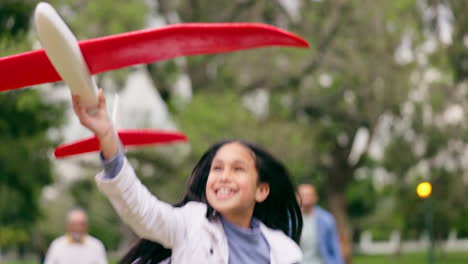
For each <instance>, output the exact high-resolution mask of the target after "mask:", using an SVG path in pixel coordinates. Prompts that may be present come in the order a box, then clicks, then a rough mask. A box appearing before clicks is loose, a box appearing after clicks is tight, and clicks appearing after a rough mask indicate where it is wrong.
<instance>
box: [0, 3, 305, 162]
mask: <svg viewBox="0 0 468 264" xmlns="http://www.w3.org/2000/svg"><path fill="white" fill-rule="evenodd" d="M35 24H36V29H37V32H38V35H39V38H40V41H41V43H42V46H43V47H44V49H43V50H36V51H30V52H26V53H21V54H16V55H12V56H7V57H3V58H0V73H1V77H0V91H6V90H12V89H18V88H22V87H26V86H31V85H37V84H42V83H48V82H55V81H60V80H62V79H63V80H64V81H65V83H66V84H67V85H68V86H69V87H70V89H71V90H72V93H75V94H79V95H80V97H81V98H83V101H84V103H85V105H86V107H87V109H88V111H90V113H92V112H93V111H94V109H95V107H96V106H97V94H96V84H95V82H94V80H93V78H92V74H98V73H102V72H106V71H111V70H115V69H119V68H123V67H128V66H132V65H137V64H145V63H152V62H156V61H161V60H167V59H171V58H175V57H179V56H188V55H197V54H213V53H222V52H230V51H236V50H243V49H252V48H258V47H264V46H292V47H308V43H307V42H306V41H305V40H303V39H302V38H300V37H298V36H296V35H294V34H291V33H289V32H287V31H284V30H281V29H278V28H276V27H273V26H269V25H264V24H257V23H188V24H175V25H170V26H166V27H162V28H157V29H147V30H139V31H133V32H128V33H123V34H117V35H112V36H107V37H101V38H95V39H90V40H85V41H79V42H78V41H77V40H76V38H75V36H74V35H73V33H72V32H71V31H70V30H69V28H68V27H67V25H66V24H65V22H64V21H63V20H62V19H61V18H60V16H59V15H58V14H57V12H56V11H55V10H54V8H53V7H52V6H51V5H49V4H47V3H39V4H38V5H37V7H36V10H35ZM118 134H119V137H120V139H121V141H122V144H123V145H124V146H127V145H133V146H139V145H148V144H157V143H168V142H175V141H185V140H186V138H185V136H184V135H183V134H181V133H173V132H158V131H152V130H125V131H122V130H119V131H118ZM97 150H99V142H98V140H97V139H96V138H94V137H93V138H88V139H85V140H81V141H78V142H75V143H71V144H67V145H62V146H59V147H58V148H57V149H56V151H55V155H56V157H57V158H61V157H65V156H69V155H75V154H80V153H85V152H91V151H97Z"/></svg>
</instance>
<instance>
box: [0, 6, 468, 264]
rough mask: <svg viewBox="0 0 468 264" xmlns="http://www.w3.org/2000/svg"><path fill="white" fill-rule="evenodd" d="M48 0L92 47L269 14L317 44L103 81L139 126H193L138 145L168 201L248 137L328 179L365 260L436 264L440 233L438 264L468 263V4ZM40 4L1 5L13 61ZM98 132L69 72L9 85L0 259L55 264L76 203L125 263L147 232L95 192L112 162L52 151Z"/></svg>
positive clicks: (346, 244)
mask: <svg viewBox="0 0 468 264" xmlns="http://www.w3.org/2000/svg"><path fill="white" fill-rule="evenodd" d="M49 2H50V3H51V4H52V5H53V6H54V7H55V8H56V9H57V10H58V12H59V13H60V14H61V15H62V17H63V18H64V20H65V21H66V22H67V24H68V25H69V26H70V28H71V30H72V31H73V32H74V33H75V35H76V36H77V38H78V39H80V40H81V39H88V38H94V37H100V36H105V35H109V34H116V33H122V32H127V31H132V30H138V29H143V28H152V27H160V26H163V25H167V24H174V23H181V22H261V23H267V24H271V25H275V26H277V27H280V28H283V29H286V30H288V31H291V32H293V33H295V34H298V35H300V36H302V37H303V38H305V39H306V40H307V41H308V42H309V43H310V45H311V48H310V49H291V48H277V47H273V48H262V49H255V50H248V51H240V52H234V53H226V54H219V55H205V56H192V57H183V58H177V59H174V60H168V61H163V62H158V63H154V64H149V65H140V66H137V67H131V68H126V69H122V70H118V71H114V72H110V73H105V74H101V75H98V76H96V79H97V81H98V84H99V86H100V87H102V88H103V89H104V91H105V93H106V95H107V97H108V98H109V100H111V101H112V97H113V95H114V94H115V93H118V94H119V95H120V101H121V102H122V104H121V105H122V107H121V121H120V124H121V126H122V127H128V128H160V129H177V130H181V131H182V132H184V133H185V134H186V135H187V136H188V138H189V142H188V144H177V145H172V146H164V147H151V148H145V149H139V150H128V151H127V156H128V157H129V159H130V160H131V162H132V164H133V165H134V166H135V168H136V170H137V173H138V175H139V176H140V178H141V179H142V181H143V182H144V183H145V184H146V185H147V186H148V187H149V189H150V190H151V191H152V192H153V193H154V194H157V195H158V197H160V198H161V199H162V200H165V201H168V202H176V201H177V200H178V198H180V197H181V194H182V192H183V191H184V185H185V180H186V179H187V177H188V175H189V173H190V171H191V169H192V168H193V166H194V164H195V162H196V161H197V160H198V159H199V158H200V156H201V154H202V153H203V152H204V151H205V150H206V149H207V148H208V146H210V145H211V144H212V143H214V142H216V141H218V140H221V139H227V138H242V139H247V140H250V141H254V142H257V143H259V144H261V145H263V146H264V147H266V148H267V149H268V150H270V151H271V152H273V153H274V154H275V155H276V156H277V157H278V158H279V159H281V160H282V161H283V162H284V163H285V164H286V165H287V167H288V169H289V170H290V172H291V174H292V176H293V177H294V179H295V181H296V182H311V183H314V184H315V185H316V186H317V190H318V191H319V195H320V201H319V203H320V204H321V205H322V206H323V207H325V208H327V209H328V210H329V211H331V212H332V213H333V215H334V216H335V218H336V222H337V226H338V229H339V233H340V239H341V242H342V243H341V244H342V245H341V246H342V249H343V252H344V253H345V255H346V258H347V260H348V263H351V262H352V263H358V264H359V263H363V264H365V263H427V262H428V252H427V250H428V247H429V245H430V244H431V243H430V237H431V236H432V237H433V238H434V240H435V246H434V251H433V253H434V256H435V260H436V263H468V203H466V201H467V200H468V144H467V137H468V133H467V132H468V126H467V122H466V121H467V120H466V118H465V114H464V112H465V111H467V110H468V104H467V100H468V80H467V77H468V16H467V15H466V12H467V11H468V1H467V0H393V1H385V0H351V1H350V0H348V1H346V0H217V1H208V0H185V1H183V0H177V1H176V0H172V1H170V0H132V1H127V0H99V1H91V0H51V1H49ZM37 3H38V2H37V1H32V0H1V1H0V56H7V55H12V54H16V53H20V52H26V51H29V50H32V49H37V48H40V45H39V43H38V40H37V36H36V34H35V31H34V28H33V26H32V23H31V22H32V20H31V19H32V12H33V10H34V7H35V5H36V4H37ZM30 67H35V65H31V66H30ZM0 76H1V78H0V79H2V78H7V76H2V73H0ZM0 85H1V83H0ZM84 136H89V132H87V131H86V130H85V129H83V128H82V127H81V126H80V125H79V123H78V121H77V119H76V117H75V116H74V115H73V113H72V112H71V105H70V98H69V91H68V89H67V88H66V87H65V86H64V84H63V83H62V82H59V83H54V84H47V85H41V86H35V87H31V88H27V89H21V90H17V91H10V92H3V93H0V262H2V263H9V264H11V263H39V259H40V256H41V255H43V254H44V253H45V252H46V250H47V247H48V245H49V243H50V242H51V241H52V240H53V239H54V238H55V237H57V236H59V235H61V234H63V232H64V226H65V215H66V212H67V211H68V210H69V209H71V208H74V207H81V208H84V209H86V210H87V211H88V213H89V217H90V233H91V234H92V235H93V236H95V237H97V238H99V239H101V240H102V241H103V243H104V244H105V247H106V249H107V251H108V254H109V257H110V259H111V261H113V262H115V261H116V260H117V259H118V258H119V257H120V256H121V255H122V254H123V253H124V252H126V250H127V249H128V247H129V245H131V244H132V242H134V241H135V239H136V237H135V235H134V234H133V233H132V232H131V231H130V230H129V229H128V228H127V227H126V226H125V225H124V224H123V223H122V222H121V221H120V219H119V217H118V216H117V215H116V214H115V212H114V211H113V209H112V207H111V206H110V204H109V202H108V201H107V200H106V199H105V197H104V196H103V195H102V194H100V193H99V192H98V191H97V189H96V186H95V184H94V175H96V173H97V172H99V171H100V170H101V165H100V162H99V158H98V154H97V153H94V154H88V155H83V156H80V157H77V158H70V159H65V160H55V159H54V158H53V154H52V153H53V149H54V147H56V146H57V145H58V144H60V143H64V142H67V141H71V140H77V139H79V138H82V137H84ZM422 181H429V182H431V183H432V186H433V192H432V195H431V196H430V197H429V198H426V199H421V198H419V197H418V196H417V194H416V186H417V184H418V183H420V182H422ZM427 217H432V228H427V225H426V222H425V219H426V220H427V219H428V218H427Z"/></svg>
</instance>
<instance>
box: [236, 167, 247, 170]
mask: <svg viewBox="0 0 468 264" xmlns="http://www.w3.org/2000/svg"><path fill="white" fill-rule="evenodd" d="M234 170H235V171H245V170H244V168H242V167H237V168H234Z"/></svg>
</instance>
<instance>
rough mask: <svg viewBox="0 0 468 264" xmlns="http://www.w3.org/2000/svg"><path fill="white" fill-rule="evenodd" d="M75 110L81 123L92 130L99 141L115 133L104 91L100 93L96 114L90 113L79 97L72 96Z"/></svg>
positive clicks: (100, 90)
mask: <svg viewBox="0 0 468 264" xmlns="http://www.w3.org/2000/svg"><path fill="white" fill-rule="evenodd" d="M72 101H73V110H74V111H75V114H76V115H77V116H78V119H80V123H81V124H82V125H83V126H85V127H86V128H88V129H89V130H91V131H92V132H93V133H94V134H95V135H96V136H97V138H98V139H101V138H103V137H105V136H106V135H108V134H110V133H112V132H113V127H112V122H111V120H110V118H109V115H108V114H107V107H106V98H105V97H104V94H103V93H102V89H99V91H98V107H97V110H96V113H94V114H90V113H88V111H87V109H86V107H85V106H84V105H83V104H81V98H80V96H79V95H76V94H74V95H72Z"/></svg>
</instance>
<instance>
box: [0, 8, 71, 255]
mask: <svg viewBox="0 0 468 264" xmlns="http://www.w3.org/2000/svg"><path fill="white" fill-rule="evenodd" d="M33 4H34V3H33V2H32V1H2V3H0V32H1V33H0V56H6V55H11V54H14V53H16V52H21V51H26V50H27V49H29V46H30V43H29V41H27V38H26V34H27V32H28V29H29V17H30V15H31V13H32V8H33V7H34V6H33ZM0 112H1V114H0V141H1V142H2V147H1V148H0V248H5V247H15V246H16V245H18V244H20V243H25V242H27V241H29V239H30V236H31V231H32V230H31V229H32V227H33V226H34V224H35V223H36V222H37V221H38V219H39V218H40V217H41V211H40V204H39V201H40V197H41V192H42V188H43V187H44V186H46V185H48V184H50V183H51V182H52V172H51V163H50V160H49V156H50V149H51V147H52V146H54V145H55V144H56V143H57V142H58V141H59V140H60V139H59V138H54V139H51V138H50V137H49V136H48V134H47V132H48V129H50V128H54V127H59V126H60V125H61V124H62V121H63V120H62V105H51V104H48V103H46V102H45V100H44V98H42V96H41V94H40V92H39V91H38V90H34V89H25V90H19V91H10V92H4V93H1V94H0Z"/></svg>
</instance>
